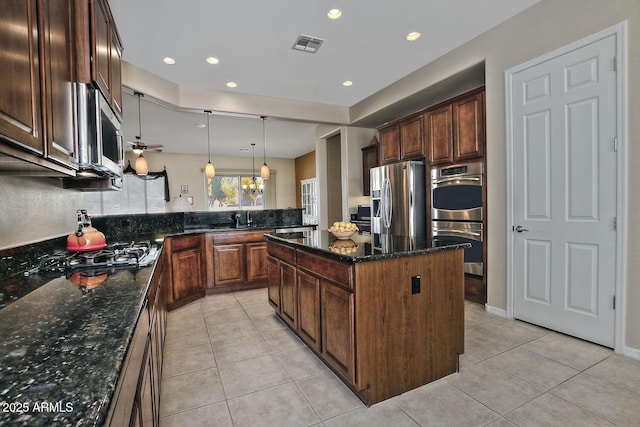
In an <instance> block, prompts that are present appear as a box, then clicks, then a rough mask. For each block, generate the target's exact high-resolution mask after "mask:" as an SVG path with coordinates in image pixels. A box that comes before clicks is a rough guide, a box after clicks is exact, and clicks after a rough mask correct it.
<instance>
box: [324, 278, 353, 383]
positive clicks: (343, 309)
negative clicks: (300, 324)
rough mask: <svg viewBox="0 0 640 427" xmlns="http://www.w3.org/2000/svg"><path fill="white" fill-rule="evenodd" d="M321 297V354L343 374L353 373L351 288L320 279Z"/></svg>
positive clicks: (347, 376) (345, 375)
mask: <svg viewBox="0 0 640 427" xmlns="http://www.w3.org/2000/svg"><path fill="white" fill-rule="evenodd" d="M320 291H321V294H320V300H321V301H322V304H321V305H322V317H321V318H322V324H321V328H320V329H321V330H322V355H323V356H325V360H326V361H327V362H328V363H329V364H330V365H331V366H332V367H333V368H334V370H336V371H337V372H339V373H340V374H341V375H342V376H343V377H344V378H346V379H348V380H349V381H351V382H355V378H354V375H353V357H354V351H353V292H349V291H347V290H345V289H343V288H341V287H340V286H336V285H334V284H332V283H331V282H328V281H325V280H322V281H321V282H320Z"/></svg>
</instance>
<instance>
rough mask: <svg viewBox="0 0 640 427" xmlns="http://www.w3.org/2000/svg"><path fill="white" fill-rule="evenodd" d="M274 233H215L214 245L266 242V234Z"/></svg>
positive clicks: (261, 231)
mask: <svg viewBox="0 0 640 427" xmlns="http://www.w3.org/2000/svg"><path fill="white" fill-rule="evenodd" d="M270 233H273V230H259V231H229V232H226V233H213V244H214V245H217V244H221V243H252V242H264V241H265V240H266V239H265V237H264V235H265V234H270Z"/></svg>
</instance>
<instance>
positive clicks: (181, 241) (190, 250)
mask: <svg viewBox="0 0 640 427" xmlns="http://www.w3.org/2000/svg"><path fill="white" fill-rule="evenodd" d="M164 252H166V257H167V260H168V261H169V264H170V265H169V268H168V276H169V277H168V284H169V292H168V294H167V304H168V308H169V310H173V309H174V308H177V307H180V306H182V305H185V304H187V303H189V302H191V301H194V300H196V299H198V298H202V297H203V296H204V293H205V286H206V283H207V280H206V277H207V270H206V264H205V259H204V235H203V234H197V235H193V236H182V237H171V238H168V239H166V240H165V244H164Z"/></svg>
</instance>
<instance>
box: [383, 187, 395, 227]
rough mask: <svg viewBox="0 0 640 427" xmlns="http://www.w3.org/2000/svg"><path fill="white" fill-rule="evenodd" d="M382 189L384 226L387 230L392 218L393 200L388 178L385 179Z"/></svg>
mask: <svg viewBox="0 0 640 427" xmlns="http://www.w3.org/2000/svg"><path fill="white" fill-rule="evenodd" d="M382 187H383V192H384V197H383V198H384V210H383V212H384V218H383V219H384V226H385V228H389V227H391V217H392V216H393V202H392V200H393V199H392V194H391V182H390V181H389V178H385V180H384V182H383V184H382Z"/></svg>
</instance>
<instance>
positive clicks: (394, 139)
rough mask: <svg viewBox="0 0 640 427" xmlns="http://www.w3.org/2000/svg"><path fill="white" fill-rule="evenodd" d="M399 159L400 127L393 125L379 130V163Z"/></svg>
mask: <svg viewBox="0 0 640 427" xmlns="http://www.w3.org/2000/svg"><path fill="white" fill-rule="evenodd" d="M399 160H400V128H399V126H398V125H393V126H390V127H388V128H385V129H381V130H380V163H382V164H385V163H393V162H397V161H399Z"/></svg>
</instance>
